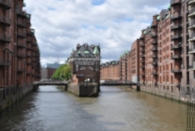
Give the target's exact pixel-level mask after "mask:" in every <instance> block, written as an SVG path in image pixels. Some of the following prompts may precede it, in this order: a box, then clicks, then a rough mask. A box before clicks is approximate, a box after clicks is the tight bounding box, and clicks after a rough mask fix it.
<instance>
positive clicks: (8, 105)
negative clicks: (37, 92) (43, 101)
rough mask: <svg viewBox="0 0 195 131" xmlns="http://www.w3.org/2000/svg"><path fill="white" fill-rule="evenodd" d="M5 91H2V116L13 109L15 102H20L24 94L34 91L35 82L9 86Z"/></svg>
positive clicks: (0, 108) (0, 103) (0, 96)
mask: <svg viewBox="0 0 195 131" xmlns="http://www.w3.org/2000/svg"><path fill="white" fill-rule="evenodd" d="M8 89H9V90H6V91H5V92H0V116H1V115H3V114H4V113H6V112H7V111H9V110H10V109H12V107H13V106H14V104H16V103H17V102H19V101H20V100H21V99H22V98H23V97H24V96H26V95H27V94H28V93H30V92H32V91H33V84H28V85H24V86H20V87H12V88H8Z"/></svg>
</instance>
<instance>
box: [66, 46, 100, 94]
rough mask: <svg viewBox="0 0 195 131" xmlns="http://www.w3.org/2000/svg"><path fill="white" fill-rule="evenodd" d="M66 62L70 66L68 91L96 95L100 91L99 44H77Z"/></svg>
mask: <svg viewBox="0 0 195 131" xmlns="http://www.w3.org/2000/svg"><path fill="white" fill-rule="evenodd" d="M68 63H69V64H70V65H71V67H72V79H71V85H70V86H69V89H70V91H72V92H74V93H76V94H77V95H79V96H97V95H98V92H99V91H100V86H99V82H100V46H99V45H98V46H95V45H88V44H83V45H80V44H78V45H77V48H76V50H73V52H72V54H71V56H70V57H69V59H68Z"/></svg>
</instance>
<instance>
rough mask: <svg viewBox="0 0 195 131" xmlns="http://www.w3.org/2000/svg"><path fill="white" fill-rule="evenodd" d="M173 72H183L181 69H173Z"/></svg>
mask: <svg viewBox="0 0 195 131" xmlns="http://www.w3.org/2000/svg"><path fill="white" fill-rule="evenodd" d="M171 71H172V72H173V73H181V69H172V70H171Z"/></svg>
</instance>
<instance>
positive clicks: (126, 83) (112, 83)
mask: <svg viewBox="0 0 195 131" xmlns="http://www.w3.org/2000/svg"><path fill="white" fill-rule="evenodd" d="M100 85H106V86H136V88H137V91H140V84H139V83H134V82H128V81H126V82H124V81H123V82H122V81H112V80H111V81H104V82H101V83H100Z"/></svg>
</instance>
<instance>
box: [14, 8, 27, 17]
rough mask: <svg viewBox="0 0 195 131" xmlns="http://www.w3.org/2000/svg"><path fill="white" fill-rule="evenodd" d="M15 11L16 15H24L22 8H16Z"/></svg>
mask: <svg viewBox="0 0 195 131" xmlns="http://www.w3.org/2000/svg"><path fill="white" fill-rule="evenodd" d="M16 13H17V14H18V15H20V16H23V17H26V12H24V11H22V10H20V9H17V10H16Z"/></svg>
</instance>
